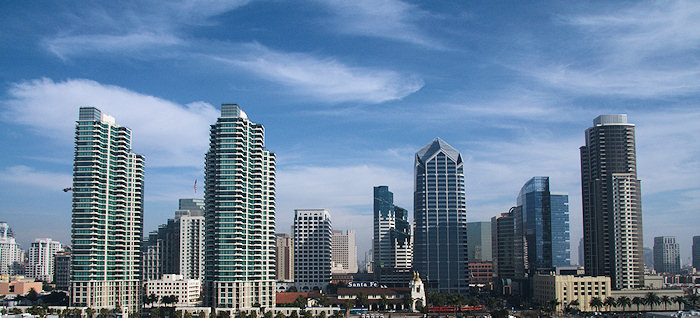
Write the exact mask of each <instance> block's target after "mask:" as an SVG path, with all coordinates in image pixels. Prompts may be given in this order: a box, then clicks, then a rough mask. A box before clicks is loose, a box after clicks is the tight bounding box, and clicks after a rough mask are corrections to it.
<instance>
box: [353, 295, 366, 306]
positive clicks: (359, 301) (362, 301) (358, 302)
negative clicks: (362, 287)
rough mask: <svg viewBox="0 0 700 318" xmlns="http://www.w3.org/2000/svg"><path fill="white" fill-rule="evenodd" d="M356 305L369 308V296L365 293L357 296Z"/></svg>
mask: <svg viewBox="0 0 700 318" xmlns="http://www.w3.org/2000/svg"><path fill="white" fill-rule="evenodd" d="M355 304H356V305H358V306H360V307H365V306H367V295H365V293H359V294H357V298H355Z"/></svg>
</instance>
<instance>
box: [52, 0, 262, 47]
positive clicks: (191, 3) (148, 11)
mask: <svg viewBox="0 0 700 318" xmlns="http://www.w3.org/2000/svg"><path fill="white" fill-rule="evenodd" d="M248 2H249V1H248V0H239V1H222V0H183V1H148V0H144V1H137V2H136V3H132V5H118V6H111V5H109V4H104V3H94V4H80V6H79V7H78V8H74V10H72V11H71V12H70V13H66V14H63V15H61V16H67V17H69V19H68V20H67V21H66V24H65V25H63V26H62V27H61V28H59V30H60V32H59V33H58V34H56V35H53V36H50V37H46V38H44V39H43V41H42V42H43V44H44V46H45V47H46V49H48V50H49V51H50V52H52V53H53V54H55V55H56V56H58V57H60V58H61V59H64V60H67V59H69V58H70V57H74V56H82V55H93V54H130V55H133V54H136V53H140V52H141V51H149V50H154V49H162V48H166V47H172V46H174V45H184V44H185V43H186V41H185V40H183V37H182V35H181V30H180V29H182V28H183V27H185V26H191V25H207V24H213V23H214V22H212V18H213V17H216V16H217V15H220V14H223V13H225V12H228V11H231V10H234V9H236V8H238V7H241V6H244V5H246V4H247V3H248Z"/></svg>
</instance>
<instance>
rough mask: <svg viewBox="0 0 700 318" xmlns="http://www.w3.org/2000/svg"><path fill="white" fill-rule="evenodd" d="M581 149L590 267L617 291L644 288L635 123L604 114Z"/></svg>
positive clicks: (586, 251)
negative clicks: (607, 280) (606, 277)
mask: <svg viewBox="0 0 700 318" xmlns="http://www.w3.org/2000/svg"><path fill="white" fill-rule="evenodd" d="M580 150H581V190H582V191H581V192H582V201H583V239H584V263H585V264H584V266H585V268H586V275H590V276H608V277H610V278H611V283H612V287H613V289H628V288H635V287H642V286H644V263H643V261H644V259H643V250H642V248H643V245H642V242H643V241H642V200H641V189H640V181H639V179H637V158H636V148H635V133H634V124H630V123H628V122H627V115H624V114H618V115H600V116H598V117H596V118H595V119H594V120H593V127H590V128H588V129H586V145H585V146H583V147H581V148H580Z"/></svg>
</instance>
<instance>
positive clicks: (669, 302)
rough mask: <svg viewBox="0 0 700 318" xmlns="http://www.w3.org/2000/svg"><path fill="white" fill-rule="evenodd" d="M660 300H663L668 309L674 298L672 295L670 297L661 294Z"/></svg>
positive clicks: (665, 308)
mask: <svg viewBox="0 0 700 318" xmlns="http://www.w3.org/2000/svg"><path fill="white" fill-rule="evenodd" d="M659 300H661V303H662V304H664V310H668V305H670V304H672V303H673V300H671V297H668V295H663V296H661V298H660V299H659Z"/></svg>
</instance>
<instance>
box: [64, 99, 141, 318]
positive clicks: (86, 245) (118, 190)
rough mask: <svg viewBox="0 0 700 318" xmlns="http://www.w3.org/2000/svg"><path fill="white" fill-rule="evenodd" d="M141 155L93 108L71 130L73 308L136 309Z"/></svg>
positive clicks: (127, 136)
mask: <svg viewBox="0 0 700 318" xmlns="http://www.w3.org/2000/svg"><path fill="white" fill-rule="evenodd" d="M143 182H144V157H143V156H142V155H137V154H135V153H132V152H131V130H130V129H129V128H126V127H121V126H119V125H117V124H116V123H115V120H114V117H112V116H109V115H107V114H103V113H102V112H101V111H100V110H99V109H97V108H94V107H81V108H80V113H79V117H78V121H77V125H76V127H75V159H74V164H73V187H72V189H73V215H72V223H71V233H72V235H71V247H72V252H73V257H72V260H71V262H72V263H71V297H70V299H71V305H72V306H76V307H92V308H115V307H117V306H120V307H121V308H122V310H123V311H125V312H133V311H136V310H137V309H138V307H139V306H138V301H139V290H140V289H141V277H140V272H141V238H142V236H143Z"/></svg>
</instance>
